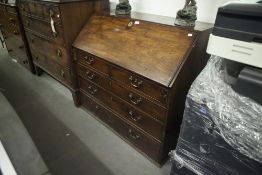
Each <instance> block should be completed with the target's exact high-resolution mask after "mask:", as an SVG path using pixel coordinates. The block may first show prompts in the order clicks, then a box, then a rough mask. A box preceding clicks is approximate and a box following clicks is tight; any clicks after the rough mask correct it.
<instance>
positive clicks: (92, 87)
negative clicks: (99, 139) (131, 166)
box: [73, 15, 210, 165]
mask: <svg viewBox="0 0 262 175" xmlns="http://www.w3.org/2000/svg"><path fill="white" fill-rule="evenodd" d="M209 33H210V26H208V25H207V26H206V27H203V28H201V29H199V30H195V29H185V28H180V27H174V26H168V25H163V24H158V23H152V22H146V21H143V20H133V19H129V18H119V17H113V16H108V15H96V16H92V17H91V18H90V20H89V21H88V22H87V24H86V25H85V26H84V28H83V29H82V31H81V33H80V34H79V36H78V38H77V39H76V41H75V42H74V44H73V47H74V59H75V68H76V70H77V79H78V98H79V104H81V105H82V106H83V107H85V108H86V109H88V111H91V112H92V113H93V114H95V116H96V117H97V118H98V119H100V120H101V121H102V122H103V123H104V124H106V125H107V126H109V128H111V129H112V130H113V131H115V132H116V133H117V134H119V135H120V136H121V137H122V138H123V139H124V140H126V141H127V142H128V143H130V144H131V145H132V146H134V147H135V148H136V149H137V150H138V151H140V152H141V153H143V154H144V155H145V156H146V157H148V158H149V159H151V160H153V161H154V162H155V163H156V164H158V165H161V164H162V163H163V162H164V161H165V160H166V159H167V155H168V152H169V151H170V150H171V149H173V148H174V147H175V144H176V139H177V137H178V134H179V129H180V122H181V118H182V116H183V110H184V104H185V97H186V94H187V92H188V90H189V88H190V85H191V83H192V82H193V80H194V78H195V77H196V76H197V74H198V73H199V72H200V70H201V69H202V68H203V66H204V64H205V63H206V61H207V57H208V55H207V54H206V52H205V48H206V45H207V38H208V34H209Z"/></svg>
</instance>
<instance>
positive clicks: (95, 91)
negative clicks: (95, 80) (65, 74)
mask: <svg viewBox="0 0 262 175" xmlns="http://www.w3.org/2000/svg"><path fill="white" fill-rule="evenodd" d="M88 89H89V92H90V94H92V95H95V94H96V93H97V92H98V89H96V88H93V87H92V86H91V85H90V86H88Z"/></svg>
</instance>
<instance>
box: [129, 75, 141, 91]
mask: <svg viewBox="0 0 262 175" xmlns="http://www.w3.org/2000/svg"><path fill="white" fill-rule="evenodd" d="M129 80H130V84H131V86H133V87H134V88H139V87H140V86H141V85H142V84H143V81H142V80H138V79H137V78H134V77H133V76H130V77H129Z"/></svg>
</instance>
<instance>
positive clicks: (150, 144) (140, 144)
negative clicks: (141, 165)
mask: <svg viewBox="0 0 262 175" xmlns="http://www.w3.org/2000/svg"><path fill="white" fill-rule="evenodd" d="M80 96H81V101H82V102H83V103H84V104H83V105H84V106H85V107H86V108H87V109H90V110H91V111H92V112H94V113H95V114H96V116H104V117H103V118H102V119H101V118H100V119H101V120H102V121H104V122H105V123H106V124H108V125H110V127H111V128H112V129H113V130H114V131H116V132H117V133H118V134H119V135H120V136H121V137H122V138H124V139H125V140H128V141H129V142H130V143H132V144H133V145H134V146H136V147H137V148H138V149H140V150H142V151H143V152H144V153H145V154H147V155H148V156H150V157H152V158H154V159H158V156H159V151H160V143H158V142H157V141H154V140H153V139H151V138H149V137H147V136H146V135H144V134H143V133H142V132H141V131H139V130H137V129H136V128H134V127H133V126H131V125H130V124H128V123H126V121H124V120H123V119H121V118H119V117H118V116H116V115H115V114H113V113H111V112H109V111H108V110H107V109H105V108H104V107H103V106H101V105H99V104H97V103H96V102H94V100H93V99H92V98H91V97H89V96H87V95H86V94H85V93H84V92H81V93H80ZM90 103H91V105H90ZM101 113H102V114H101ZM105 120H106V121H105Z"/></svg>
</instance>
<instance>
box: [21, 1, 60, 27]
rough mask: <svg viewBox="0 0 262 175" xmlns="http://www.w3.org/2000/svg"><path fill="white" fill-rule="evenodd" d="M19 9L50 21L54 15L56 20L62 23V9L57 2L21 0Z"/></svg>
mask: <svg viewBox="0 0 262 175" xmlns="http://www.w3.org/2000/svg"><path fill="white" fill-rule="evenodd" d="M19 10H20V13H21V14H22V15H28V16H33V17H36V18H41V19H43V20H46V21H50V20H51V17H52V19H53V20H54V22H59V23H60V21H61V15H60V9H59V6H58V5H57V4H52V3H43V2H37V1H35V2H33V1H30V2H21V3H20V4H19Z"/></svg>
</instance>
